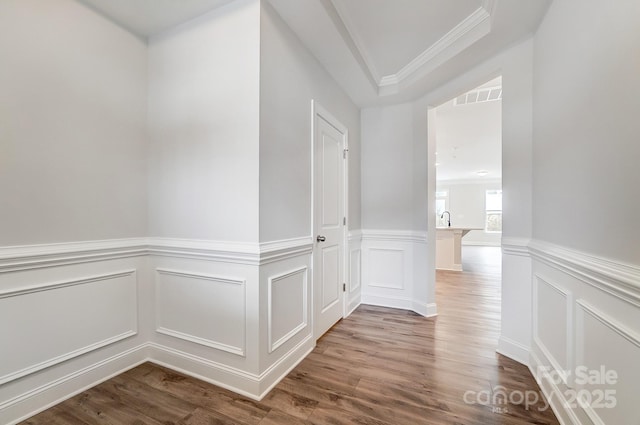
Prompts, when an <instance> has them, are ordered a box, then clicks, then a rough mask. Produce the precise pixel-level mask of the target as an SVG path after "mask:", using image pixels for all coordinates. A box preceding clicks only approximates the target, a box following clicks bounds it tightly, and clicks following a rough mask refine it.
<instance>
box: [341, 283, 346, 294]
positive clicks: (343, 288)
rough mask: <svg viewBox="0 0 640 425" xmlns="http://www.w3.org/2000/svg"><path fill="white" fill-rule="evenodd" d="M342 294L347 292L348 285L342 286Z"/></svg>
mask: <svg viewBox="0 0 640 425" xmlns="http://www.w3.org/2000/svg"><path fill="white" fill-rule="evenodd" d="M342 292H347V284H346V283H343V284H342Z"/></svg>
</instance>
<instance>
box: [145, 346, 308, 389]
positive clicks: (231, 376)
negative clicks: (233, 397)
mask: <svg viewBox="0 0 640 425" xmlns="http://www.w3.org/2000/svg"><path fill="white" fill-rule="evenodd" d="M149 346H150V355H149V361H150V362H152V363H155V364H158V365H160V366H164V367H167V368H169V369H172V370H175V371H177V372H180V373H183V374H185V375H188V376H192V377H194V378H196V379H200V380H202V381H205V382H209V383H210V384H213V385H216V386H218V387H221V388H225V389H227V390H229V391H233V392H235V393H238V394H241V395H243V396H245V397H248V398H250V399H252V400H256V401H260V400H261V399H262V398H263V397H264V396H266V395H267V393H268V392H269V391H271V389H272V388H273V387H275V386H276V385H277V384H278V382H280V381H281V380H282V379H283V378H284V377H285V376H287V374H288V373H289V372H290V371H291V370H292V369H293V368H294V367H296V366H297V365H298V363H300V362H301V361H302V360H304V358H305V357H306V356H307V355H308V354H309V353H310V352H311V351H312V350H313V348H314V347H315V341H314V340H313V335H309V336H308V337H307V338H305V339H304V340H302V341H301V342H300V343H299V344H298V345H296V346H295V347H293V348H292V349H291V350H290V351H289V352H288V353H287V354H285V355H284V356H282V357H281V358H280V359H279V360H278V361H276V362H275V363H274V364H273V365H272V366H271V367H269V368H268V369H267V370H266V371H264V372H263V373H261V374H255V373H250V372H246V371H243V370H240V369H237V368H233V367H230V366H227V365H223V364H221V363H217V362H214V361H211V360H208V359H205V358H202V357H198V356H195V355H192V354H189V353H185V352H183V351H179V350H176V349H173V348H170V347H166V346H163V345H159V344H155V343H150V344H149Z"/></svg>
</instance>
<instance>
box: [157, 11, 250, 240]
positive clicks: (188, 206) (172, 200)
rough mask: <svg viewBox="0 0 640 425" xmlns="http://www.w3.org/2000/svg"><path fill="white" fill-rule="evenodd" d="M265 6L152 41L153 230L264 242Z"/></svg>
mask: <svg viewBox="0 0 640 425" xmlns="http://www.w3.org/2000/svg"><path fill="white" fill-rule="evenodd" d="M259 49H260V3H259V2H258V1H257V0H239V1H236V2H233V3H231V4H228V5H226V6H224V7H221V8H218V9H216V10H214V11H213V12H211V13H208V14H207V15H204V16H202V17H200V18H198V19H196V20H194V21H191V22H189V23H187V24H184V25H183V26H181V27H178V28H177V29H175V30H171V31H170V32H169V33H167V34H163V35H160V36H158V37H155V38H153V39H152V40H150V42H149V131H150V158H149V164H150V176H149V182H150V183H149V216H150V218H149V233H150V235H152V236H160V237H171V238H187V239H211V240H223V241H225V240H226V241H257V240H258V186H259V183H258V173H259V152H258V141H259V90H260V89H259V78H260V76H259V72H260V50H259Z"/></svg>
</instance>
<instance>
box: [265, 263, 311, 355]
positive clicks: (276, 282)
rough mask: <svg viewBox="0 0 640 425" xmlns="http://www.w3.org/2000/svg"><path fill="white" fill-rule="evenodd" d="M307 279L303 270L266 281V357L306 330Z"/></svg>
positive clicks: (307, 305) (307, 272)
mask: <svg viewBox="0 0 640 425" xmlns="http://www.w3.org/2000/svg"><path fill="white" fill-rule="evenodd" d="M308 275H309V270H308V268H307V267H306V266H303V267H299V268H297V269H294V270H291V271H287V272H285V273H282V274H278V275H274V276H271V277H269V279H268V285H269V288H268V298H269V300H268V309H269V311H268V334H269V353H272V352H273V351H274V350H276V349H278V347H280V346H281V345H282V344H284V343H285V342H287V341H288V340H289V339H291V338H292V337H293V336H295V335H296V334H297V333H298V332H301V331H302V330H304V329H305V328H307V327H308V325H309V321H308V319H309V315H308V311H309V303H308V300H309V296H308V287H309V284H308Z"/></svg>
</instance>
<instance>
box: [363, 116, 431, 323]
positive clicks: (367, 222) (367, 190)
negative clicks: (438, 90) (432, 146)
mask: <svg viewBox="0 0 640 425" xmlns="http://www.w3.org/2000/svg"><path fill="white" fill-rule="evenodd" d="M422 129H424V130H425V132H426V109H425V110H423V109H420V108H418V109H416V108H415V105H414V104H412V103H405V104H399V105H392V106H384V107H371V108H366V109H364V110H363V111H362V140H363V142H362V165H361V167H362V228H363V231H362V285H363V288H362V294H363V295H362V300H363V302H364V303H368V304H376V305H384V306H389V307H396V308H406V309H411V310H414V311H417V312H419V313H421V314H424V315H433V314H435V310H434V304H433V293H432V292H430V291H429V290H428V289H429V285H428V283H427V280H428V277H427V246H426V231H427V226H428V223H427V221H428V216H429V214H428V213H427V172H428V167H427V159H428V158H427V143H426V134H425V137H424V138H417V137H416V130H418V131H420V130H422Z"/></svg>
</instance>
